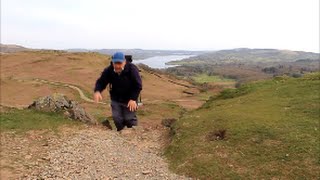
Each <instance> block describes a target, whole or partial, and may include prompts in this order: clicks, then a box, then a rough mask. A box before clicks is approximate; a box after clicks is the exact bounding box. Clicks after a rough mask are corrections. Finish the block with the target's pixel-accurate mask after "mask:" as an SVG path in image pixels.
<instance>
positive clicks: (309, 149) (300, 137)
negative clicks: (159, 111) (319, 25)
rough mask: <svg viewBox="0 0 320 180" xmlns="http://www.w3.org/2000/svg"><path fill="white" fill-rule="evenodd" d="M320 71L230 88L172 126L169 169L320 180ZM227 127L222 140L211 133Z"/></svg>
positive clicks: (210, 174)
mask: <svg viewBox="0 0 320 180" xmlns="http://www.w3.org/2000/svg"><path fill="white" fill-rule="evenodd" d="M319 91H320V74H319V73H317V74H310V75H306V76H305V77H302V78H298V79H294V78H288V77H279V78H275V79H273V80H268V81H263V82H257V83H252V84H247V85H244V86H243V87H241V88H240V89H236V90H226V91H224V92H223V93H221V94H220V95H219V96H217V97H215V98H211V99H210V100H208V102H207V103H206V104H205V105H204V106H203V107H202V108H200V109H197V110H195V111H192V112H189V113H187V114H185V115H184V116H183V117H182V118H181V119H179V121H177V122H176V123H175V125H174V131H175V136H174V138H173V140H172V142H171V144H170V145H169V146H168V147H167V149H166V152H165V155H166V156H167V157H168V159H169V160H170V167H171V168H172V169H173V170H174V171H176V172H178V173H181V174H186V175H189V176H192V177H197V178H200V179H226V178H227V179H272V178H276V179H317V178H318V177H319V170H320V159H319V154H320V149H319V130H320V129H319V117H320V112H319V108H320V105H319V102H320V101H319V100H320V99H319V93H320V92H319ZM218 130H226V137H225V139H224V140H211V141H210V140H208V138H207V137H208V135H209V134H210V133H211V134H212V132H216V131H218Z"/></svg>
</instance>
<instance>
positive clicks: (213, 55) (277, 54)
mask: <svg viewBox="0 0 320 180" xmlns="http://www.w3.org/2000/svg"><path fill="white" fill-rule="evenodd" d="M300 59H311V60H318V61H319V53H312V52H304V51H289V50H278V49H248V48H239V49H230V50H221V51H215V52H208V53H204V54H200V55H198V56H195V57H191V58H189V59H185V60H183V61H173V62H171V63H170V64H203V63H205V64H207V63H234V62H241V63H252V62H294V61H297V60H300Z"/></svg>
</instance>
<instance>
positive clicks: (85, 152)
mask: <svg viewBox="0 0 320 180" xmlns="http://www.w3.org/2000/svg"><path fill="white" fill-rule="evenodd" d="M160 137H161V132H160V131H157V130H152V131H146V130H143V129H139V128H137V129H132V130H131V129H126V130H124V131H123V132H122V133H118V132H115V131H108V130H105V129H102V128H95V127H90V128H86V129H84V130H80V131H79V132H77V133H76V134H75V135H72V136H71V137H67V138H65V139H64V140H63V141H62V143H61V144H60V145H59V146H57V147H56V148H54V150H51V151H49V152H48V154H47V157H45V158H42V159H46V161H44V162H42V164H39V166H38V168H35V169H32V172H30V173H28V174H25V175H24V177H22V178H21V179H188V178H186V177H182V176H178V175H176V174H174V173H172V172H170V171H169V170H168V164H167V163H166V162H165V160H164V159H163V157H162V156H161V151H160V143H159V142H160V139H159V138H160Z"/></svg>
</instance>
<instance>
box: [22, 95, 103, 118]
mask: <svg viewBox="0 0 320 180" xmlns="http://www.w3.org/2000/svg"><path fill="white" fill-rule="evenodd" d="M28 108H33V109H36V110H39V111H45V112H57V113H59V112H62V113H63V114H64V115H65V116H67V117H69V118H71V119H74V120H77V121H81V122H84V123H88V124H97V120H96V119H94V118H93V117H92V116H91V115H90V114H89V113H87V112H86V111H85V109H84V108H83V107H81V106H80V105H79V104H78V103H77V102H76V101H72V100H69V99H68V98H67V97H66V96H65V95H63V94H59V93H54V94H52V95H49V96H45V97H41V98H39V99H38V100H36V101H34V102H33V103H32V104H31V105H29V107H28Z"/></svg>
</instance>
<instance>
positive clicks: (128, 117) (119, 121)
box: [111, 101, 138, 131]
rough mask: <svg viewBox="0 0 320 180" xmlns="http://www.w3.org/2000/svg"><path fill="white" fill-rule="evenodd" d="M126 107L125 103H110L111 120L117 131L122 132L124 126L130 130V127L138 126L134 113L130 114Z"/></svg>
mask: <svg viewBox="0 0 320 180" xmlns="http://www.w3.org/2000/svg"><path fill="white" fill-rule="evenodd" d="M127 105H128V104H126V103H121V102H117V101H111V109H112V118H113V121H114V124H115V125H116V127H117V131H120V130H122V129H123V128H124V127H126V126H127V127H128V128H132V126H137V124H138V119H137V116H136V112H135V111H133V112H131V111H130V110H129V108H128V107H127Z"/></svg>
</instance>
